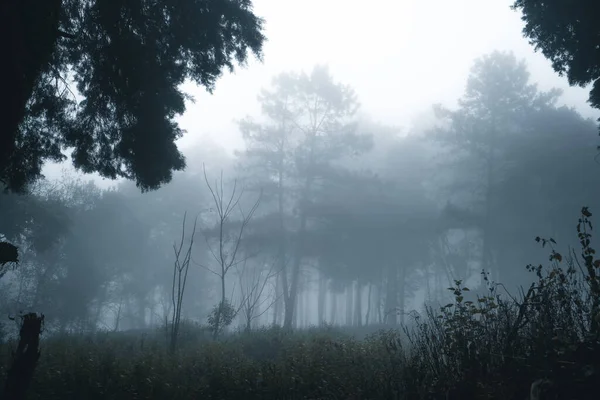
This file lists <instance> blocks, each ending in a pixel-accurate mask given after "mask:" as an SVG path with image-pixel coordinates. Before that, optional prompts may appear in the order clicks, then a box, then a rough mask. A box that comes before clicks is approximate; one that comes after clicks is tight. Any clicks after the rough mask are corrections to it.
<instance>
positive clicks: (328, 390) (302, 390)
mask: <svg viewBox="0 0 600 400" xmlns="http://www.w3.org/2000/svg"><path fill="white" fill-rule="evenodd" d="M426 326H429V328H427V327H426ZM184 328H185V329H183V332H182V335H181V340H180V346H179V349H178V351H177V352H176V353H175V354H171V353H170V352H169V351H167V346H166V340H165V335H164V331H156V332H148V333H135V334H132V333H127V332H124V333H96V334H80V335H66V336H62V337H53V338H47V339H45V340H44V341H43V343H42V356H41V358H40V360H39V364H38V367H37V369H36V372H35V376H34V381H33V383H32V386H31V387H30V388H29V390H28V399H45V400H51V399H128V400H129V399H342V400H350V399H352V400H359V399H502V400H505V399H527V398H528V396H529V391H530V387H531V384H532V382H534V381H535V380H536V379H539V378H544V377H548V378H550V376H549V375H548V372H551V371H546V373H544V372H543V371H542V369H540V365H536V361H539V360H537V359H538V358H539V357H536V356H531V357H523V358H510V359H504V360H503V361H502V360H501V361H498V360H494V359H493V357H491V358H490V352H489V351H478V349H477V348H474V347H470V348H469V349H468V351H460V352H458V353H457V354H454V355H453V356H450V353H449V352H451V351H452V349H451V346H452V344H451V343H450V342H449V343H447V346H446V349H444V346H445V345H444V344H442V342H441V341H439V337H436V335H433V334H432V333H433V332H434V331H433V330H432V328H434V326H433V325H424V324H421V325H417V326H416V327H415V328H413V329H411V330H410V331H409V330H404V331H402V330H400V329H387V330H383V329H382V330H379V331H377V332H376V333H372V334H368V333H366V332H367V331H369V330H371V329H369V328H364V329H362V330H360V332H359V334H358V336H360V338H355V337H354V333H356V330H350V329H344V328H332V327H323V328H312V329H306V330H299V331H296V332H293V333H291V332H286V331H284V330H282V329H280V328H269V329H260V330H257V331H253V332H249V333H248V332H247V333H236V334H230V335H226V336H224V337H223V338H221V339H219V340H217V341H213V340H211V339H209V338H207V337H206V335H205V331H204V329H202V328H200V327H198V326H194V325H190V324H188V325H186V326H185V327H184ZM365 333H366V334H365ZM417 335H419V336H417ZM482 344H483V343H482ZM494 347H495V346H494ZM11 348H14V343H10V342H9V343H6V344H3V345H2V346H1V348H0V372H1V373H2V375H5V373H6V366H7V365H8V363H9V362H10V349H11ZM479 350H486V349H483V348H481V349H479ZM436 351H437V354H435V353H434V352H436ZM465 356H466V357H468V359H465ZM486 360H487V361H486ZM484 361H485V362H487V363H488V365H487V366H484V365H482V362H484ZM570 387H571V385H570ZM577 393H578V395H579V396H584V393H583V392H582V390H579V389H578V392H577ZM557 398H560V399H563V398H564V399H567V398H568V399H571V398H573V399H576V398H577V399H579V398H581V399H587V398H595V397H557ZM544 399H546V398H544Z"/></svg>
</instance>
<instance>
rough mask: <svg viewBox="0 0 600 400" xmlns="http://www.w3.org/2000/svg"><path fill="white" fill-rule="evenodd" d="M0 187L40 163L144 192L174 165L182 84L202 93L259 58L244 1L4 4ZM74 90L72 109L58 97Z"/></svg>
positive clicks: (255, 24)
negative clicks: (226, 72) (67, 153)
mask: <svg viewBox="0 0 600 400" xmlns="http://www.w3.org/2000/svg"><path fill="white" fill-rule="evenodd" d="M0 37H2V38H3V40H4V43H3V54H2V58H3V59H5V60H11V62H10V63H5V64H4V65H3V73H2V74H0V76H1V77H2V78H1V79H2V80H3V81H2V87H3V94H4V100H5V101H4V103H3V106H2V107H1V108H0V132H1V133H0V181H2V182H4V183H5V184H6V185H7V186H8V188H9V189H10V190H13V191H23V190H24V189H25V187H26V186H27V184H28V183H31V182H33V181H35V180H36V179H37V178H39V177H40V176H41V168H42V166H43V163H44V161H46V160H52V161H63V160H64V159H65V157H64V155H63V154H62V153H61V149H63V148H66V147H69V148H73V149H74V150H73V153H72V158H73V164H74V166H75V167H76V168H78V169H80V170H82V171H83V172H98V173H100V175H102V176H103V177H107V178H112V179H114V178H117V177H125V178H127V179H132V180H135V182H136V184H137V185H138V186H139V187H140V188H141V189H142V190H150V189H155V188H157V187H159V186H160V185H161V184H164V183H166V182H169V181H170V180H171V176H172V172H173V171H178V170H182V169H183V168H184V167H185V159H184V157H183V155H182V154H181V153H180V152H179V150H178V149H177V146H176V145H175V140H176V139H177V138H178V137H180V136H181V134H182V130H181V129H180V128H179V126H178V124H177V123H176V122H175V121H174V118H175V117H176V116H177V115H180V114H182V113H183V112H184V111H185V103H184V102H185V99H186V95H185V94H184V93H182V92H181V91H180V89H179V86H180V85H181V84H182V83H183V82H184V81H185V80H188V79H190V80H192V81H195V82H196V83H198V84H200V85H203V86H204V87H206V88H207V89H208V90H209V91H211V90H212V89H213V88H214V85H215V82H216V80H217V79H218V78H219V76H220V75H221V73H222V70H223V69H224V68H228V69H230V70H232V69H233V68H234V63H236V62H237V63H240V64H244V63H245V62H246V60H247V57H248V53H250V52H251V53H254V54H255V55H256V56H257V57H258V58H260V57H262V53H261V52H262V44H263V42H264V40H265V38H264V36H263V21H262V19H260V18H259V17H257V16H256V15H255V14H254V13H253V11H252V3H251V1H249V0H235V1H234V0H210V1H209V0H185V1H174V0H160V1H148V0H140V1H128V0H114V1H108V2H107V1H94V0H62V1H61V0H48V1H43V2H41V3H40V2H33V1H30V0H25V1H18V2H17V1H6V2H3V3H2V6H1V7H0ZM71 76H72V78H73V79H74V81H75V82H76V84H77V89H78V91H79V93H80V94H81V95H82V96H83V97H84V99H83V100H82V101H79V99H76V98H75V95H74V94H73V92H72V91H71V90H70V88H69V80H70V78H71Z"/></svg>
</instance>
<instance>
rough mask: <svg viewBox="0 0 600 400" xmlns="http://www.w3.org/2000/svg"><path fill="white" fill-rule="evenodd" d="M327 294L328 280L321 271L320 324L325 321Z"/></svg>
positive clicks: (318, 311)
mask: <svg viewBox="0 0 600 400" xmlns="http://www.w3.org/2000/svg"><path fill="white" fill-rule="evenodd" d="M326 296H327V281H326V280H325V277H324V276H323V274H321V273H319V297H318V300H317V308H318V309H317V315H318V319H319V321H318V324H319V326H321V325H323V323H324V322H325V300H326Z"/></svg>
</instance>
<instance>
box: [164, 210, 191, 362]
mask: <svg viewBox="0 0 600 400" xmlns="http://www.w3.org/2000/svg"><path fill="white" fill-rule="evenodd" d="M186 216H187V212H186V213H184V214H183V227H182V228H181V240H180V242H179V246H177V244H176V243H173V252H174V253H175V263H174V265H173V284H172V286H171V301H172V305H173V315H172V316H171V326H170V328H171V329H170V350H171V352H175V349H176V348H177V338H178V336H179V328H180V327H181V309H182V307H183V294H184V293H185V284H186V283H187V277H188V271H189V269H190V260H191V259H192V248H193V247H194V236H195V235H196V224H197V222H198V217H197V216H196V218H195V219H194V226H193V227H192V233H191V237H190V244H189V245H188V246H187V250H186V252H185V254H184V255H183V259H181V251H182V250H183V244H184V242H185V220H186Z"/></svg>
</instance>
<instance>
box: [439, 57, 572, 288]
mask: <svg viewBox="0 0 600 400" xmlns="http://www.w3.org/2000/svg"><path fill="white" fill-rule="evenodd" d="M559 94H560V91H558V90H551V91H549V92H540V91H538V89H537V87H536V86H535V85H534V84H531V83H529V72H528V71H527V67H526V65H525V63H524V62H523V61H520V62H519V61H517V59H516V58H515V56H514V55H513V54H512V53H502V52H498V51H495V52H493V53H491V54H489V55H486V56H484V57H482V58H480V59H478V60H476V61H475V63H474V65H473V68H472V70H471V74H470V76H469V78H468V81H467V87H466V90H465V93H464V95H463V97H462V98H461V99H460V100H459V109H458V110H455V111H449V110H444V109H442V108H441V107H438V115H439V116H440V117H446V118H447V122H448V125H447V127H442V128H439V129H438V130H437V135H436V138H437V140H438V141H439V143H441V144H442V145H444V146H447V148H449V149H450V152H449V153H448V154H447V158H446V160H450V161H449V163H450V164H451V165H452V168H447V169H446V170H445V171H444V173H446V174H450V178H449V182H450V184H449V188H450V191H451V194H452V198H453V200H455V201H458V202H460V203H462V204H463V205H465V206H466V207H465V208H466V211H469V212H470V213H471V214H472V219H473V220H474V221H477V222H476V226H474V227H475V228H477V229H479V230H480V232H481V242H482V246H481V266H482V268H484V269H486V270H491V271H493V272H494V273H495V274H496V275H495V277H494V278H495V279H498V278H499V275H498V273H499V271H498V269H497V266H498V263H497V262H496V259H497V254H495V250H494V246H493V243H495V242H496V239H498V237H497V232H495V231H494V229H493V227H494V226H495V224H496V222H497V218H498V216H497V215H496V213H495V212H496V210H497V208H498V207H499V206H501V204H500V202H499V201H498V199H499V197H498V185H499V183H500V182H501V181H502V180H503V179H504V178H505V176H506V174H507V171H508V170H509V169H510V163H508V162H507V158H506V157H507V154H509V153H510V152H511V151H513V147H512V145H513V144H514V143H518V140H519V137H520V136H524V135H527V134H529V133H530V130H529V129H528V128H527V124H526V120H527V119H528V118H530V117H531V115H533V114H536V113H539V112H541V111H542V110H545V109H547V108H548V107H552V106H554V103H555V102H556V100H557V98H558V95H559Z"/></svg>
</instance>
